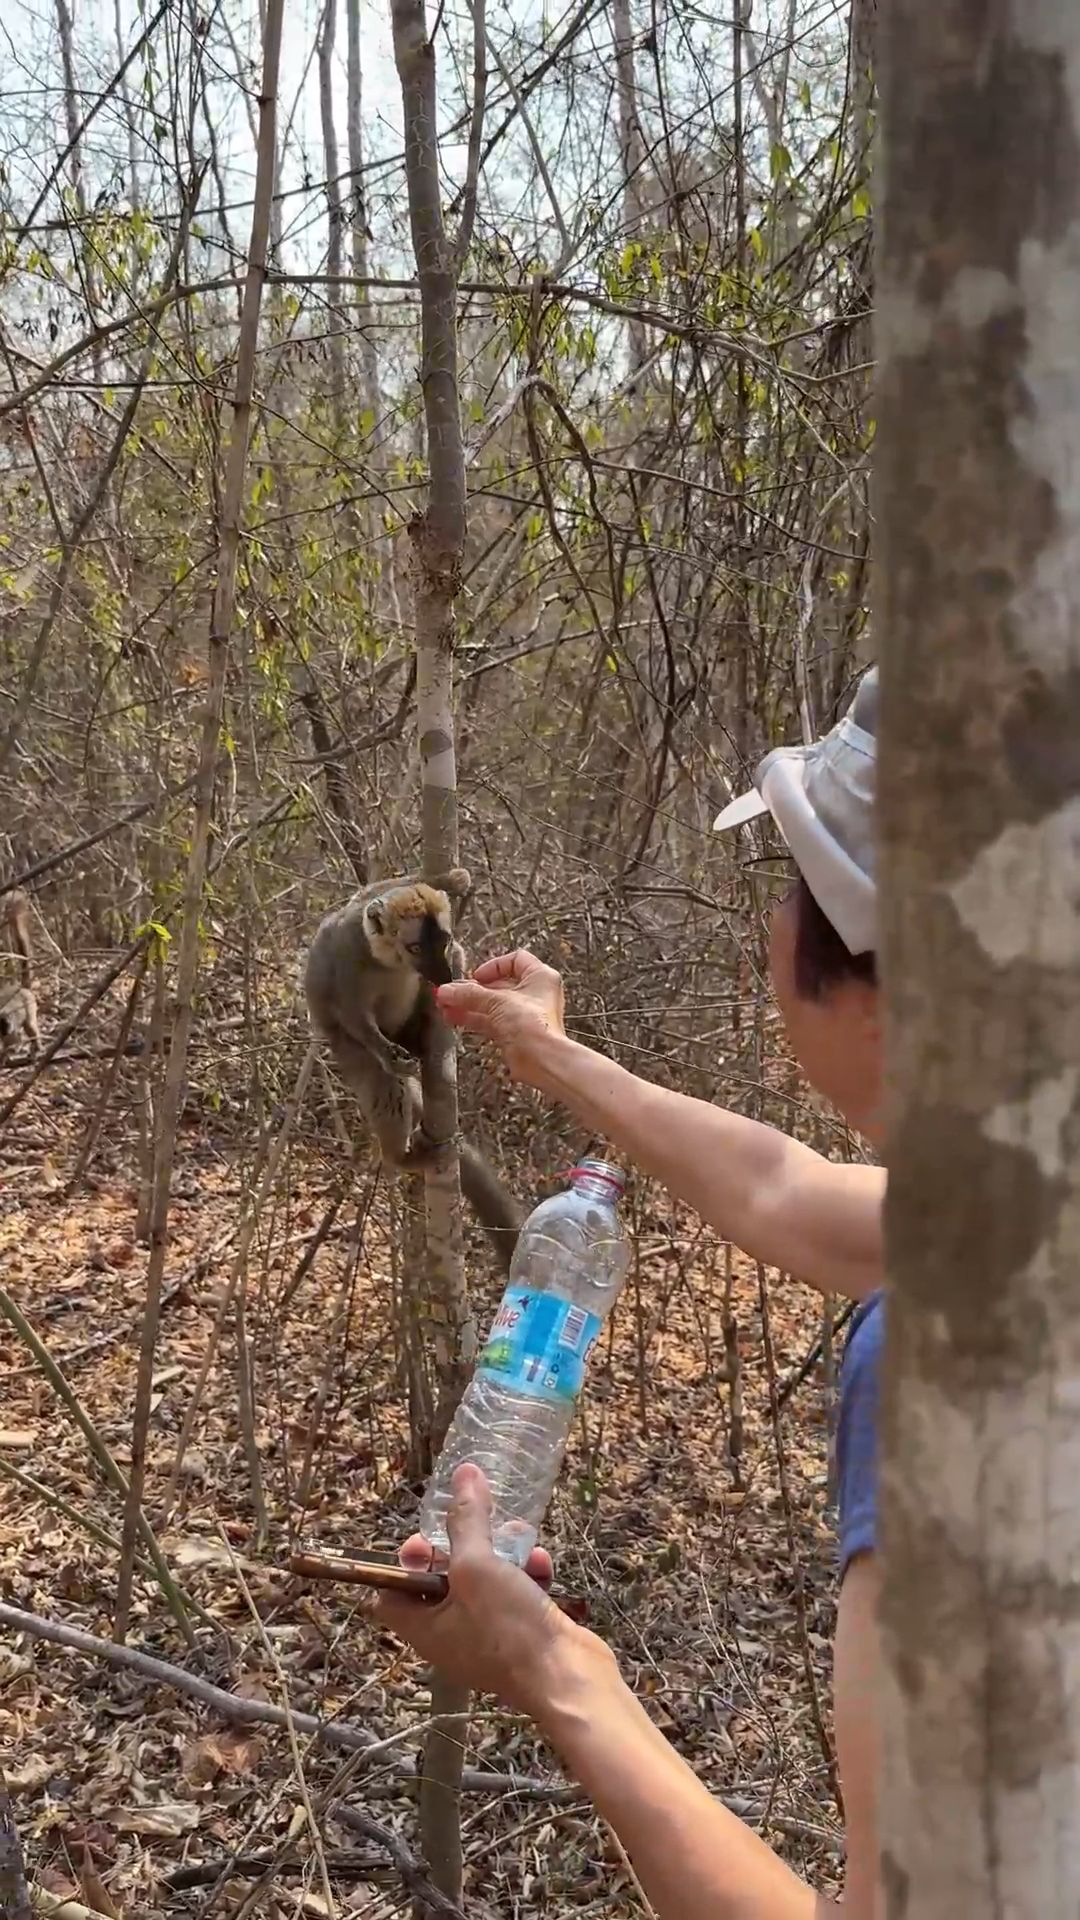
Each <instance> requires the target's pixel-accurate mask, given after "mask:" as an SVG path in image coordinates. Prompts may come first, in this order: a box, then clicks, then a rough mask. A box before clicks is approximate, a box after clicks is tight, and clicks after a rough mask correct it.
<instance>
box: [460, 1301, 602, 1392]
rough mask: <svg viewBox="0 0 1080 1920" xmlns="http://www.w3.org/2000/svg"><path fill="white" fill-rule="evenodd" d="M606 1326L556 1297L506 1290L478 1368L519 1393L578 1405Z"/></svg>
mask: <svg viewBox="0 0 1080 1920" xmlns="http://www.w3.org/2000/svg"><path fill="white" fill-rule="evenodd" d="M602 1325H603V1321H602V1320H601V1319H600V1318H599V1316H598V1315H597V1314H595V1313H590V1312H589V1311H588V1308H587V1307H575V1306H573V1305H572V1304H571V1302H570V1301H569V1300H561V1299H560V1298H559V1295H558V1294H557V1293H537V1292H535V1291H534V1289H533V1288H532V1287H507V1289H506V1292H505V1293H504V1294H503V1298H502V1305H501V1306H500V1308H499V1311H498V1313H497V1314H496V1315H495V1319H494V1321H493V1323H492V1328H491V1332H490V1333H489V1334H488V1338H487V1345H486V1346H485V1347H484V1349H483V1352H482V1353H481V1355H480V1358H479V1360H478V1361H477V1363H476V1364H477V1368H478V1369H479V1371H481V1372H483V1373H487V1374H491V1375H492V1376H493V1377H494V1378H495V1379H497V1380H498V1382H499V1384H500V1386H503V1387H510V1388H512V1389H513V1390H514V1391H515V1392H517V1393H531V1394H534V1395H535V1396H536V1398H537V1399H541V1400H576V1398H577V1396H578V1394H579V1393H580V1392H581V1388H582V1384H583V1382H584V1379H585V1368H586V1365H587V1363H588V1359H589V1355H590V1353H591V1352H592V1350H593V1347H594V1346H595V1345H596V1341H597V1338H598V1336H599V1333H600V1328H601V1327H602Z"/></svg>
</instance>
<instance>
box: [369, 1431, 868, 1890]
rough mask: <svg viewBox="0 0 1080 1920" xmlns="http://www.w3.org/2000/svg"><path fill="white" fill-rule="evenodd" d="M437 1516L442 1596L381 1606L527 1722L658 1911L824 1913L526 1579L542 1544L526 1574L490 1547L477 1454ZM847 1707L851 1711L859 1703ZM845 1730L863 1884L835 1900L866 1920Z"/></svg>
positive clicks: (586, 1636) (407, 1552) (440, 1663)
mask: <svg viewBox="0 0 1080 1920" xmlns="http://www.w3.org/2000/svg"><path fill="white" fill-rule="evenodd" d="M449 1528H450V1538H451V1543H452V1544H451V1553H450V1562H449V1572H450V1596H449V1598H448V1599H447V1600H444V1601H442V1602H441V1603H440V1604H439V1605H437V1606H432V1605H431V1604H430V1603H429V1602H424V1601H418V1600H410V1599H405V1598H401V1597H398V1596H390V1595H384V1596H382V1598H381V1599H380V1601H379V1609H380V1612H381V1613H382V1616H383V1618H384V1619H385V1621H386V1622H387V1624H388V1625H389V1626H391V1627H392V1628H393V1629H394V1631H395V1632H396V1633H398V1634H400V1636H401V1637H402V1639H404V1640H407V1641H409V1642H410V1643H411V1644H412V1645H413V1646H414V1647H416V1648H417V1650H418V1651H419V1652H420V1653H421V1654H422V1655H423V1657H424V1658H425V1659H426V1660H430V1661H431V1663H432V1665H433V1666H436V1667H439V1668H440V1669H441V1670H442V1671H443V1672H446V1673H449V1674H450V1675H451V1676H452V1677H454V1678H456V1679H459V1680H461V1681H463V1682H464V1683H465V1684H466V1685H468V1686H469V1687H472V1688H477V1689H482V1690H484V1691H487V1692H491V1693H496V1694H498V1695H499V1696H500V1698H502V1699H503V1700H505V1701H507V1702H508V1703H509V1704H510V1705H512V1706H515V1707H517V1708H519V1709H520V1710H521V1711H523V1712H525V1713H527V1714H528V1715H529V1717H530V1718H531V1719H532V1720H533V1721H535V1723H536V1724H537V1726H538V1727H539V1728H540V1730H541V1732H542V1733H543V1734H544V1735H545V1737H546V1738H547V1739H548V1740H549V1741H550V1743H551V1745H552V1746H553V1747H554V1748H555V1750H556V1752H557V1753H558V1754H559V1756H560V1758H561V1759H562V1761H563V1762H564V1764H565V1767H566V1769H567V1772H568V1773H569V1774H570V1775H571V1776H572V1777H573V1778H574V1779H575V1780H579V1781H580V1782H581V1785H582V1786H583V1787H584V1789H585V1791H586V1792H587V1793H588V1795H589V1797H590V1799H591V1800H592V1801H593V1803H594V1805H595V1806H596V1808H597V1809H598V1811H599V1812H600V1813H601V1814H602V1815H603V1816H604V1818H605V1819H606V1820H607V1821H608V1822H609V1824H610V1825H611V1826H612V1827H613V1828H614V1830H615V1832H616V1833H617V1834H618V1836H619V1838H620V1840H621V1841H622V1843H623V1845H624V1846H625V1848H626V1851H627V1853H628V1855H629V1857H630V1859H631V1860H632V1862H633V1866H634V1871H635V1873H636V1874H637V1876H638V1878H639V1880H640V1881H641V1884H642V1886H643V1887H644V1889H645V1893H646V1895H647V1896H648V1899H649V1901H650V1902H651V1905H652V1907H653V1910H654V1911H655V1913H656V1914H657V1916H658V1920H690V1916H693V1920H827V1916H832V1920H836V1915H837V1913H838V1909H837V1908H836V1906H835V1905H834V1904H833V1903H832V1902H831V1901H830V1900H828V1899H826V1898H825V1897H824V1896H823V1895H820V1894H815V1892H814V1890H813V1889H812V1888H811V1887H809V1886H808V1885H807V1884H806V1882H805V1881H804V1880H800V1879H799V1877H798V1875H797V1874H795V1873H793V1872H792V1870H791V1868H790V1867H788V1866H786V1865H785V1863H784V1862H783V1861H782V1860H781V1859H780V1858H779V1857H778V1855H776V1854H775V1853H773V1852H772V1850H771V1848H770V1847H768V1846H767V1845H766V1843H765V1842H764V1840H762V1839H761V1838H760V1836H759V1835H758V1834H756V1833H754V1832H752V1831H751V1829H750V1828H749V1827H747V1826H745V1825H744V1824H743V1822H742V1821H741V1820H740V1819H739V1818H738V1817H737V1816H736V1815H735V1814H733V1813H731V1812H729V1810H728V1809H727V1808H726V1807H724V1806H723V1805H722V1804H721V1803H720V1802H719V1801H717V1800H714V1799H713V1797H712V1795H711V1794H710V1793H709V1791H708V1789H707V1788H706V1787H704V1786H703V1785H702V1783H701V1781H700V1780H698V1779H697V1778H696V1776H695V1775H694V1774H693V1773H692V1771H691V1769H690V1768H689V1767H688V1766H687V1765H686V1763H685V1761H683V1760H682V1759H680V1757H679V1755H678V1754H677V1753H676V1752H675V1749H674V1748H673V1747H672V1746H670V1745H669V1743H668V1742H667V1741H666V1740H665V1738H664V1736H663V1734H662V1733H660V1732H659V1731H658V1729H657V1728H656V1727H655V1726H654V1725H653V1723H652V1721H651V1720H650V1719H649V1717H648V1715H647V1714H646V1712H645V1711H644V1708H642V1707H641V1706H639V1705H638V1702H637V1701H636V1700H635V1698H634V1696H633V1694H632V1693H631V1692H630V1689H629V1688H628V1687H627V1685H626V1683H625V1682H624V1681H623V1679H622V1678H621V1676H620V1674H619V1670H618V1667H617V1666H616V1664H615V1660H614V1658H613V1656H612V1655H611V1653H610V1652H609V1651H608V1649H607V1648H606V1647H605V1646H604V1644H603V1642H602V1641H600V1640H598V1639H597V1638H596V1637H595V1635H594V1634H591V1633H588V1632H587V1631H586V1630H585V1629H584V1628H582V1627H578V1626H575V1625H574V1624H573V1623H572V1622H571V1621H569V1620H568V1619H567V1618H566V1616H565V1615H564V1614H562V1613H560V1612H559V1610H558V1608H557V1607H556V1606H555V1605H554V1604H553V1602H552V1601H551V1600H550V1599H548V1597H547V1595H546V1593H545V1592H544V1590H543V1587H542V1585H540V1584H538V1582H539V1581H541V1580H543V1579H544V1578H545V1577H547V1576H549V1575H550V1562H549V1561H548V1558H547V1556H546V1554H540V1553H538V1554H536V1555H535V1556H534V1562H533V1563H531V1571H532V1573H533V1578H531V1579H530V1578H529V1577H528V1575H527V1574H526V1573H523V1572H522V1570H521V1569H520V1568H519V1567H513V1566H510V1565H509V1564H508V1563H507V1562H506V1561H502V1560H497V1559H496V1557H495V1555H494V1553H493V1552H492V1547H491V1523H490V1496H489V1494H488V1490H487V1485H486V1482H485V1480H484V1477H483V1475H482V1474H481V1473H480V1472H479V1471H478V1469H477V1468H475V1467H459V1469H458V1471H457V1474H456V1475H455V1479H454V1502H453V1504H452V1506H451V1509H450V1515H449ZM402 1558H403V1559H404V1560H405V1561H406V1562H407V1563H413V1562H415V1563H416V1564H424V1565H426V1564H428V1563H429V1561H430V1550H429V1549H428V1548H427V1547H426V1546H425V1544H424V1542H422V1541H420V1540H412V1541H410V1542H409V1543H408V1546H407V1547H406V1548H405V1549H404V1550H403V1552H402ZM848 1692H849V1693H850V1692H851V1689H850V1688H849V1689H848ZM852 1713H853V1714H854V1716H855V1718H856V1719H858V1714H859V1707H858V1703H857V1702H856V1703H853V1706H852ZM857 1739H858V1757H859V1759H860V1760H861V1761H863V1762H865V1763H867V1770H868V1778H867V1781H866V1782H865V1785H866V1787H867V1790H868V1797H869V1808H870V1821H869V1822H868V1820H867V1819H866V1818H865V1817H864V1816H863V1815H862V1814H860V1826H859V1829H858V1831H856V1830H855V1828H854V1826H852V1829H851V1830H850V1831H849V1834H848V1854H849V1874H854V1875H857V1876H858V1879H859V1885H860V1888H861V1889H862V1891H861V1893H860V1895H859V1896H858V1897H857V1898H856V1897H854V1896H853V1895H852V1896H849V1899H848V1900H847V1901H845V1903H844V1906H843V1908H842V1909H841V1910H839V1911H843V1913H844V1914H845V1915H846V1916H847V1920H874V1904H873V1902H874V1892H873V1880H874V1871H873V1868H874V1862H873V1858H872V1856H871V1854H870V1853H869V1852H868V1847H872V1842H873V1827H872V1824H871V1823H870V1822H872V1807H873V1788H872V1780H871V1779H870V1778H869V1760H870V1754H871V1752H872V1749H870V1748H869V1747H867V1746H866V1745H865V1742H864V1741H863V1739H862V1737H861V1735H859V1736H857ZM845 1748H846V1749H847V1752H848V1754H850V1757H851V1758H852V1759H854V1758H855V1757H856V1747H855V1745H854V1744H853V1743H851V1742H849V1741H848V1740H847V1739H846V1738H845V1742H844V1744H843V1745H842V1748H841V1754H840V1761H841V1767H842V1768H843V1766H844V1763H845V1757H846V1755H845ZM864 1798H867V1795H864Z"/></svg>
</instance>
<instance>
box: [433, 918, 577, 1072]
mask: <svg viewBox="0 0 1080 1920" xmlns="http://www.w3.org/2000/svg"><path fill="white" fill-rule="evenodd" d="M436 998H437V1000H438V1003H439V1012H440V1013H441V1014H442V1015H443V1017H444V1019H446V1020H447V1021H448V1022H449V1024H450V1025H451V1026H452V1027H462V1028H464V1030H465V1032H466V1033H478V1034H479V1035H480V1036H481V1038H482V1039H484V1040H490V1041H491V1042H492V1044H493V1045H494V1046H496V1047H498V1049H499V1051H500V1053H501V1054H502V1056H503V1059H504V1060H505V1061H506V1064H507V1066H508V1068H509V1070H510V1073H511V1075H512V1077H513V1078H514V1079H515V1080H525V1081H527V1082H529V1084H530V1085H533V1086H537V1085H540V1084H542V1072H543V1065H542V1063H543V1051H544V1042H545V1040H546V1039H547V1037H548V1035H549V1034H553V1033H554V1034H563V1033H564V1032H565V1028H564V1026H563V983H562V976H561V975H560V974H558V973H556V972H555V969H554V967H546V966H545V965H544V962H543V961H542V960H538V959H537V958H536V955H535V954H534V953H528V952H526V951H525V949H524V948H519V949H518V950H517V952H516V953H500V954H496V956H495V958H494V959H493V960H485V961H484V963H483V965H482V966H479V967H477V969H476V972H475V973H474V975H473V977H472V979H471V980H454V981H452V982H451V984H450V985H449V986H446V987H439V989H438V991H437V994H436Z"/></svg>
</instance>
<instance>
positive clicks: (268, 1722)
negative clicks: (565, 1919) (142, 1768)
mask: <svg viewBox="0 0 1080 1920" xmlns="http://www.w3.org/2000/svg"><path fill="white" fill-rule="evenodd" d="M0 1627H7V1628H8V1629H9V1630H10V1631H11V1632H12V1633H28V1634H30V1635H31V1636H32V1638H34V1639H35V1640H48V1641H50V1642H51V1643H52V1645H53V1646H57V1647H68V1648H70V1649H71V1651H72V1652H74V1653H84V1654H87V1655H88V1656H89V1658H90V1659H91V1660H103V1661H105V1662H106V1664H107V1665H108V1666H111V1667H123V1668H125V1669H126V1670H127V1672H128V1673H140V1674H142V1675H143V1677H144V1678H145V1679H147V1680H153V1681H155V1682H156V1683H157V1685H158V1686H161V1687H171V1688H172V1689H173V1691H174V1692H175V1693H186V1694H187V1695H188V1696H189V1697H190V1698H191V1699H192V1700H201V1701H202V1704H203V1705H204V1706H206V1707H210V1708H211V1709H212V1710H213V1712H214V1713H218V1714H220V1715H221V1718H222V1719H223V1720H227V1721H230V1722H231V1723H232V1724H233V1725H239V1726H247V1727H251V1726H269V1727H281V1728H284V1729H285V1730H286V1731H287V1730H288V1725H289V1716H288V1714H287V1713H286V1712H285V1709H284V1707H278V1706H275V1705H274V1703H273V1701H270V1700H245V1699H241V1698H239V1697H238V1696H237V1695H236V1694H234V1693H227V1692H226V1690H225V1688H224V1687H215V1686H214V1684H213V1682H212V1681H210V1680H202V1679H200V1678H199V1676H198V1675H197V1674H194V1673H187V1672H186V1671H185V1670H184V1668H183V1667H176V1666H173V1664H172V1662H171V1661H168V1660H158V1659H156V1658H155V1657H154V1655H152V1654H149V1653H140V1652H139V1650H138V1649H137V1648H136V1647H121V1646H118V1645H117V1644H116V1642H115V1641H113V1640H100V1639H98V1637H97V1635H96V1634H93V1633H84V1632H83V1630H82V1628H81V1627H69V1626H66V1625H65V1624H64V1623H63V1622H62V1621H59V1620H46V1619H44V1618H43V1617H42V1615H41V1614H37V1613H24V1612H23V1610H22V1608H21V1607H10V1606H8V1605H7V1603H6V1601H0ZM292 1723H293V1726H294V1727H295V1728H296V1730H297V1732H298V1733H303V1734H306V1735H308V1736H309V1738H311V1739H312V1740H318V1741H320V1742H321V1743H322V1745H323V1746H327V1747H338V1748H343V1749H344V1751H345V1752H346V1753H362V1752H365V1751H366V1750H367V1749H368V1748H371V1747H379V1748H380V1749H382V1748H383V1744H384V1743H383V1742H382V1741H381V1740H379V1739H377V1738H376V1736H375V1734H373V1733H369V1732H368V1731H367V1729H366V1727H358V1726H356V1725H355V1724H354V1723H352V1722H350V1721H348V1720H320V1719H319V1718H318V1717H317V1716H316V1715H315V1714H313V1713H295V1712H294V1713H293V1715H292ZM380 1758H381V1754H380ZM386 1764H388V1765H389V1766H390V1767H391V1768H392V1770H393V1772H394V1773H395V1774H396V1775H397V1776H398V1778H399V1779H402V1780H416V1779H418V1778H420V1777H421V1776H420V1774H419V1772H418V1769H417V1765H416V1761H415V1760H414V1759H411V1758H408V1757H406V1756H404V1755H403V1756H401V1757H398V1758H395V1759H393V1760H389V1761H388V1762H387V1763H386ZM462 1785H463V1788H464V1791H465V1792H466V1793H505V1794H516V1795H519V1796H520V1797H521V1798H523V1799H527V1800H550V1801H552V1802H556V1803H557V1802H558V1801H559V1800H562V1799H580V1798H581V1793H580V1789H579V1788H577V1787H568V1786H564V1785H561V1784H560V1783H559V1782H557V1781H554V1780H552V1781H547V1780H534V1779H532V1778H531V1777H530V1776H529V1775H528V1774H518V1773H488V1772H486V1771H484V1770H483V1769H482V1768H479V1767H467V1768H466V1770H465V1775H464V1779H463V1782H462Z"/></svg>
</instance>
